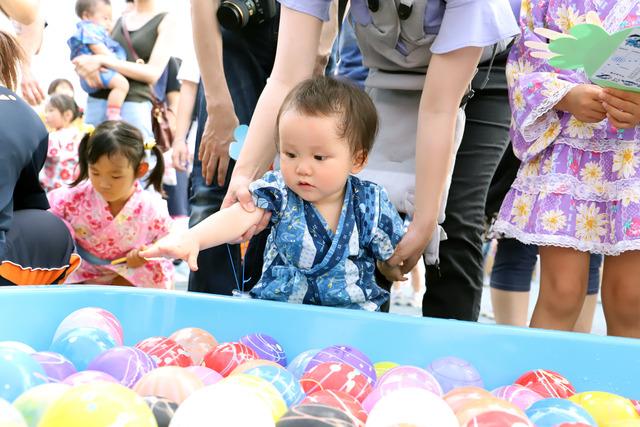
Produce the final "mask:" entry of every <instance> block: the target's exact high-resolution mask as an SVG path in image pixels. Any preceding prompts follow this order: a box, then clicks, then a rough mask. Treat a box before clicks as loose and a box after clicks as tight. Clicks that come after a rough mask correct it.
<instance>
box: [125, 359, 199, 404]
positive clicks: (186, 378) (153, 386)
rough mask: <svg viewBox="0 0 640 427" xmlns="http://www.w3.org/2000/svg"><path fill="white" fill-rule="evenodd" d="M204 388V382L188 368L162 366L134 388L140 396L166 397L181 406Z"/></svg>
mask: <svg viewBox="0 0 640 427" xmlns="http://www.w3.org/2000/svg"><path fill="white" fill-rule="evenodd" d="M202 387H204V384H203V383H202V380H200V378H198V376H197V375H196V374H194V373H193V372H191V371H188V370H187V369H186V368H181V367H179V366H162V367H160V368H156V369H154V370H153V371H150V372H147V373H146V374H145V375H143V376H142V378H140V380H138V382H137V383H136V384H135V385H134V386H133V391H135V392H136V393H138V394H139V395H140V396H158V397H164V398H166V399H169V400H171V401H173V402H176V403H177V404H178V405H179V404H181V403H182V402H183V401H184V400H185V399H186V398H187V397H189V396H190V395H191V394H193V393H194V392H195V391H196V390H198V389H201V388H202Z"/></svg>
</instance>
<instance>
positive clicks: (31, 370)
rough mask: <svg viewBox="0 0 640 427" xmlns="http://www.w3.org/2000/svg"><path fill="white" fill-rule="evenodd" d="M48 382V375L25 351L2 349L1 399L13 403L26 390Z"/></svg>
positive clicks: (0, 359)
mask: <svg viewBox="0 0 640 427" xmlns="http://www.w3.org/2000/svg"><path fill="white" fill-rule="evenodd" d="M46 382H47V374H45V372H44V369H42V366H40V364H39V363H38V362H36V361H35V360H34V359H33V358H32V357H31V356H30V355H29V354H27V353H25V352H24V351H20V350H16V349H13V348H2V349H0V399H5V400H7V401H9V402H13V401H14V400H15V399H16V398H17V397H18V396H20V395H21V394H22V393H23V392H25V391H26V390H29V389H30V388H31V387H35V386H37V385H40V384H45V383H46Z"/></svg>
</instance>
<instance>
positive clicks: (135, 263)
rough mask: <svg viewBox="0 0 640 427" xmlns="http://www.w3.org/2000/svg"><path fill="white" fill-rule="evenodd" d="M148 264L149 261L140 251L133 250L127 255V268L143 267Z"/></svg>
mask: <svg viewBox="0 0 640 427" xmlns="http://www.w3.org/2000/svg"><path fill="white" fill-rule="evenodd" d="M146 262H147V260H146V259H145V258H144V257H141V256H140V250H139V249H132V250H131V251H129V253H128V254H127V267H129V268H138V267H142V266H143V265H144V264H145V263H146Z"/></svg>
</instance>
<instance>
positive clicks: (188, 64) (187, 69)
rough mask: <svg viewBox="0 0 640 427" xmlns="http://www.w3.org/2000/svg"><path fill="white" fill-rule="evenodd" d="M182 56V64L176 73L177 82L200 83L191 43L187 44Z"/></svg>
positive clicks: (194, 52) (198, 69) (196, 61)
mask: <svg viewBox="0 0 640 427" xmlns="http://www.w3.org/2000/svg"><path fill="white" fill-rule="evenodd" d="M188 45H189V46H187V48H186V49H185V52H184V55H183V56H182V64H181V65H180V70H179V71H178V80H180V81H181V82H182V81H185V80H186V81H188V82H193V83H196V84H197V83H198V82H199V81H200V68H198V59H197V58H196V51H195V48H194V47H193V43H188Z"/></svg>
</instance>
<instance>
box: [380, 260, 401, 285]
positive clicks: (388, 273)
mask: <svg viewBox="0 0 640 427" xmlns="http://www.w3.org/2000/svg"><path fill="white" fill-rule="evenodd" d="M376 266H377V267H378V270H379V271H380V273H382V275H383V276H384V277H385V278H386V279H387V280H388V281H390V282H405V281H406V280H407V278H406V277H404V275H403V274H402V271H401V269H400V266H398V265H396V266H392V265H391V264H389V263H388V262H386V261H376Z"/></svg>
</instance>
